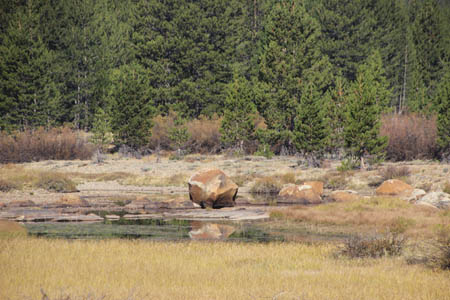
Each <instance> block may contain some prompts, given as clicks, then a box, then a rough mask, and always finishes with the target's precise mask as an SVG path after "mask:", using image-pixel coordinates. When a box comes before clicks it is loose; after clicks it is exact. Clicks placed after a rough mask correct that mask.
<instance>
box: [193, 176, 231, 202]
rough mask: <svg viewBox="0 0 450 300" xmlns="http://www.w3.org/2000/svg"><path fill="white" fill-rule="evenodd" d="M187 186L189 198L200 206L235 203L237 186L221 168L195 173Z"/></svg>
mask: <svg viewBox="0 0 450 300" xmlns="http://www.w3.org/2000/svg"><path fill="white" fill-rule="evenodd" d="M188 186H189V198H190V199H191V201H192V202H194V203H197V204H198V205H200V206H201V207H202V208H206V207H212V208H221V207H231V206H234V205H235V203H236V202H235V200H236V195H237V192H238V186H237V185H236V184H235V183H234V182H233V181H232V180H231V179H230V178H228V177H227V175H225V173H224V172H222V171H221V170H210V171H206V172H201V173H197V174H195V175H193V176H192V177H191V178H190V179H189V182H188Z"/></svg>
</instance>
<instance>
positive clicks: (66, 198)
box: [55, 194, 89, 207]
mask: <svg viewBox="0 0 450 300" xmlns="http://www.w3.org/2000/svg"><path fill="white" fill-rule="evenodd" d="M55 204H56V205H57V206H58V207H76V206H78V207H87V206H89V202H87V201H86V200H84V199H81V197H80V196H78V195H75V194H65V195H63V196H61V198H59V200H58V201H57V202H56V203H55Z"/></svg>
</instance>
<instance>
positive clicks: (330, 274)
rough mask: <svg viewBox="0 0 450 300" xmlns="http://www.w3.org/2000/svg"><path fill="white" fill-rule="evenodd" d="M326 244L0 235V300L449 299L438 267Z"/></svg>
mask: <svg viewBox="0 0 450 300" xmlns="http://www.w3.org/2000/svg"><path fill="white" fill-rule="evenodd" d="M336 251H337V248H336V246H335V245H326V244H322V245H307V244H299V243H269V244H256V243H227V242H214V243H204V242H178V243H176V242H175V243H173V242H171V243H169V242H148V241H140V240H114V239H113V240H98V241H83V240H75V241H73V240H61V239H54V240H52V239H39V238H30V237H23V236H22V237H20V236H19V237H3V238H2V239H0V274H1V276H0V298H1V299H70V300H72V299H305V300H307V299H346V300H348V299H430V300H436V299H450V294H449V293H448V291H449V290H450V276H449V272H448V271H439V270H434V269H430V268H426V267H424V266H422V265H408V264H406V263H405V261H404V260H403V259H402V258H398V257H397V258H396V257H384V258H380V259H371V258H365V259H349V258H345V257H340V256H336V255H335V253H336Z"/></svg>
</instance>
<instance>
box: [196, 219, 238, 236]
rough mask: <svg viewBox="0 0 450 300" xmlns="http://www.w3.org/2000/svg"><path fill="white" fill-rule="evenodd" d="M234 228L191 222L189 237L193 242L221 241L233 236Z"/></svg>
mask: <svg viewBox="0 0 450 300" xmlns="http://www.w3.org/2000/svg"><path fill="white" fill-rule="evenodd" d="M234 231H235V228H234V227H233V226H230V225H223V224H212V223H204V222H192V230H191V231H190V232H189V237H190V238H191V239H193V240H223V239H226V238H228V237H229V236H230V235H232V234H233V232H234Z"/></svg>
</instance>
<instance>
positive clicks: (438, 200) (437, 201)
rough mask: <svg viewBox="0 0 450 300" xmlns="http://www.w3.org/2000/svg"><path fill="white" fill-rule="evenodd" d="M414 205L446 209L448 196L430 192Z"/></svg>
mask: <svg viewBox="0 0 450 300" xmlns="http://www.w3.org/2000/svg"><path fill="white" fill-rule="evenodd" d="M416 204H419V205H431V206H433V207H436V208H443V209H448V208H450V195H449V194H447V193H444V192H431V193H428V194H426V195H425V196H423V197H422V198H421V199H419V200H418V201H416Z"/></svg>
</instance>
